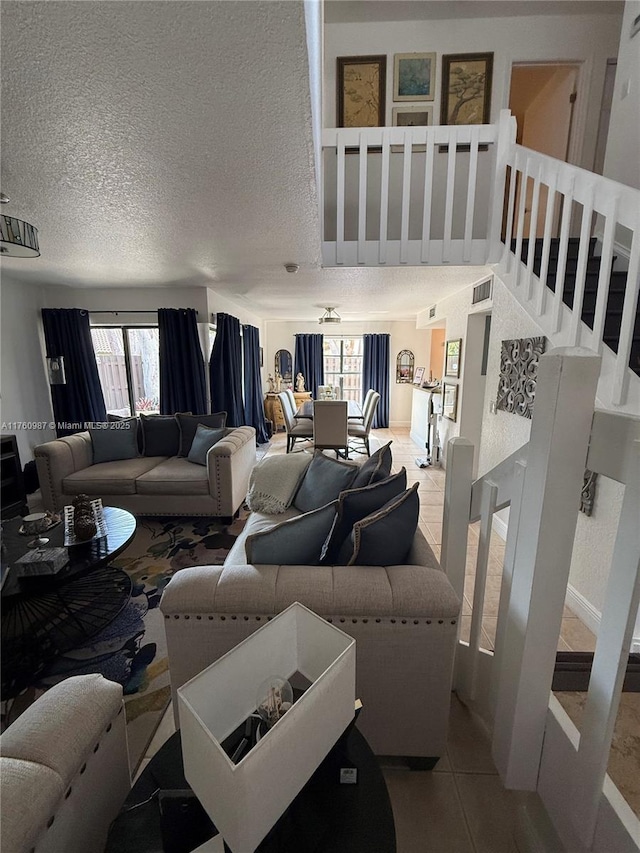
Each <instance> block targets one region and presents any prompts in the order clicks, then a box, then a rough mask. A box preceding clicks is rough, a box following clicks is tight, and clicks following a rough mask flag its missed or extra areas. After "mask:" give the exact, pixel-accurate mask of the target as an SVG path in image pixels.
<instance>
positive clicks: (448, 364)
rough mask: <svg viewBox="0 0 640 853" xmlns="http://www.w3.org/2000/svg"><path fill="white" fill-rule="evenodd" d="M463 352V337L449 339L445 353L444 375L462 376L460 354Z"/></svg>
mask: <svg viewBox="0 0 640 853" xmlns="http://www.w3.org/2000/svg"><path fill="white" fill-rule="evenodd" d="M461 352H462V338H456V339H455V340H451V341H447V343H446V345H445V354H444V375H445V376H453V377H455V378H456V379H458V378H459V376H460V354H461Z"/></svg>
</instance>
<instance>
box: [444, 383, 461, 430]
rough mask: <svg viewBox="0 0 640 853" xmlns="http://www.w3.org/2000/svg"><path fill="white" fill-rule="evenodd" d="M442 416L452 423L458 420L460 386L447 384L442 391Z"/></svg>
mask: <svg viewBox="0 0 640 853" xmlns="http://www.w3.org/2000/svg"><path fill="white" fill-rule="evenodd" d="M442 414H443V415H444V416H445V418H449V420H450V421H457V420H458V386H457V385H448V384H446V383H445V385H444V386H443V390H442Z"/></svg>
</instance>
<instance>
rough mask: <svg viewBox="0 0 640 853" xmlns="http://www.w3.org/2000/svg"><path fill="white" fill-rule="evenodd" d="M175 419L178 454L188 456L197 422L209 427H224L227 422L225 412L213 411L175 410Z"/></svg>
mask: <svg viewBox="0 0 640 853" xmlns="http://www.w3.org/2000/svg"><path fill="white" fill-rule="evenodd" d="M176 420H177V421H178V426H179V427H180V452H179V453H178V456H188V455H189V451H190V450H191V445H192V444H193V439H194V438H195V437H196V430H197V429H198V424H202V426H206V427H210V428H211V429H224V427H225V426H226V424H227V413H226V412H214V413H213V414H211V415H191V414H189V413H187V412H176Z"/></svg>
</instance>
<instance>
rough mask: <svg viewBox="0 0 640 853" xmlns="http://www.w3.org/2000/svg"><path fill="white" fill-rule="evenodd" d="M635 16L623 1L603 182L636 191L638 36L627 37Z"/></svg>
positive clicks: (639, 169) (634, 2)
mask: <svg viewBox="0 0 640 853" xmlns="http://www.w3.org/2000/svg"><path fill="white" fill-rule="evenodd" d="M638 15H640V2H639V0H627V3H626V4H625V9H624V18H623V21H622V32H621V33H620V46H619V50H618V66H617V68H616V81H615V84H614V89H613V101H612V103H611V118H610V121H609V135H608V137H607V152H606V156H605V161H604V174H605V175H606V176H607V178H611V179H612V180H614V181H620V183H623V184H627V185H628V186H630V187H635V188H636V189H640V157H639V156H638V152H639V151H640V121H639V120H638V116H639V115H640V33H638V34H637V35H636V36H635V37H634V38H630V35H631V22H632V21H633V20H635V18H636V17H637V16H638Z"/></svg>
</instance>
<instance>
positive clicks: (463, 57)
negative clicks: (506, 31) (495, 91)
mask: <svg viewBox="0 0 640 853" xmlns="http://www.w3.org/2000/svg"><path fill="white" fill-rule="evenodd" d="M492 76H493V53H459V54H448V55H445V56H443V57H442V103H441V109H440V124H488V123H489V118H490V113H491V79H492Z"/></svg>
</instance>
